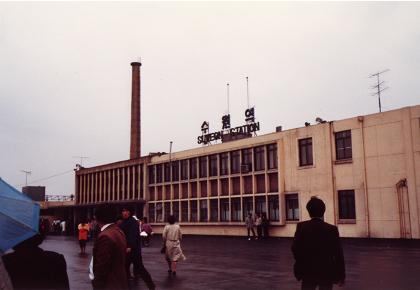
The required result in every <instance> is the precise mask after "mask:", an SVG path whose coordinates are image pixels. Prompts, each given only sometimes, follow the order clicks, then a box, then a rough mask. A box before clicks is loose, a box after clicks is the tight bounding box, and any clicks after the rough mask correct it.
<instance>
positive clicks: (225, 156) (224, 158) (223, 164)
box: [220, 152, 229, 175]
mask: <svg viewBox="0 0 420 290" xmlns="http://www.w3.org/2000/svg"><path fill="white" fill-rule="evenodd" d="M228 170H229V153H227V152H226V153H222V154H220V175H227V174H229V171H228Z"/></svg>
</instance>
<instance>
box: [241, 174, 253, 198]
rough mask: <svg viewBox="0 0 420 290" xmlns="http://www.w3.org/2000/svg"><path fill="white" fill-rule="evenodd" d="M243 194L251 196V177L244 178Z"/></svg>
mask: <svg viewBox="0 0 420 290" xmlns="http://www.w3.org/2000/svg"><path fill="white" fill-rule="evenodd" d="M243 182H244V194H252V192H253V190H252V176H244V177H243Z"/></svg>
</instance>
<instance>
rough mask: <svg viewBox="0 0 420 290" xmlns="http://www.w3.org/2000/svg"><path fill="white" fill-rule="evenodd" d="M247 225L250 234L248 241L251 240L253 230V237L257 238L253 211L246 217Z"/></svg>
mask: <svg viewBox="0 0 420 290" xmlns="http://www.w3.org/2000/svg"><path fill="white" fill-rule="evenodd" d="M245 226H246V231H247V235H248V241H250V240H251V232H252V237H253V238H254V239H255V238H256V237H255V231H254V219H253V218H252V213H248V216H247V217H246V219H245Z"/></svg>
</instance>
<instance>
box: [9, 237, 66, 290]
mask: <svg viewBox="0 0 420 290" xmlns="http://www.w3.org/2000/svg"><path fill="white" fill-rule="evenodd" d="M42 241H43V238H42V236H41V235H40V234H36V235H34V236H32V237H30V238H29V239H26V240H25V241H23V242H21V243H20V244H18V245H16V246H14V247H13V250H14V252H12V253H9V254H6V255H4V256H3V257H2V258H3V263H4V267H5V268H6V270H7V272H8V273H9V276H10V280H11V281H12V285H13V289H69V288H70V287H69V278H68V276H67V265H66V260H65V259H64V256H63V255H61V254H59V253H56V252H51V251H44V250H43V249H41V248H40V247H38V246H39V245H40V244H41V243H42Z"/></svg>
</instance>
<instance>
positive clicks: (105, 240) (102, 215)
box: [91, 206, 128, 290]
mask: <svg viewBox="0 0 420 290" xmlns="http://www.w3.org/2000/svg"><path fill="white" fill-rule="evenodd" d="M95 218H96V223H97V226H98V227H99V229H100V233H99V234H98V237H97V239H96V240H95V243H94V246H93V261H92V264H93V273H92V274H93V275H92V277H91V279H93V280H92V286H93V289H94V290H96V289H128V283H127V274H126V270H125V259H126V249H127V242H126V240H125V236H124V233H123V232H122V231H121V229H120V228H119V227H118V226H117V225H116V224H115V223H114V222H115V220H116V218H115V214H114V211H113V210H112V209H111V208H109V207H106V206H104V207H99V208H97V209H96V210H95Z"/></svg>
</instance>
